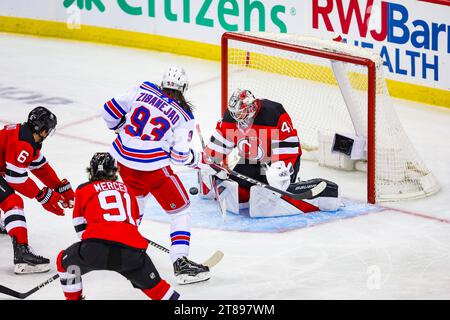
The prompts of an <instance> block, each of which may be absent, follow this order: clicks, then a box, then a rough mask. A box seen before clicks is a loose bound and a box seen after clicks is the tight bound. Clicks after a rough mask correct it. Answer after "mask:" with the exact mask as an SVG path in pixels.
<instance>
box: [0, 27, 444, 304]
mask: <svg viewBox="0 0 450 320" xmlns="http://www.w3.org/2000/svg"><path fill="white" fill-rule="evenodd" d="M171 65H181V66H183V67H184V68H185V69H186V71H187V73H188V77H189V83H190V84H189V90H188V92H187V96H188V98H189V99H190V100H191V102H192V103H193V104H194V105H195V106H196V110H195V113H194V114H195V115H196V118H197V119H198V121H199V123H200V124H201V126H202V129H203V131H204V134H205V136H209V134H210V133H211V132H212V130H213V128H214V126H215V122H216V121H217V120H218V119H219V116H220V64H219V63H217V62H211V61H204V60H200V59H194V58H189V57H184V56H177V55H172V54H167V53H161V52H153V51H147V50H138V49H132V48H125V47H116V46H109V45H100V44H93V43H85V42H76V41H66V40H58V39H50V38H39V37H31V36H20V35H12V34H2V33H0V122H1V123H0V124H2V125H3V124H4V123H18V122H23V121H25V119H26V116H27V114H28V112H29V111H30V110H31V109H32V108H33V107H35V106H37V105H44V106H47V107H49V108H50V109H51V110H52V111H53V112H54V113H55V114H56V115H57V117H58V127H57V131H56V133H55V134H54V135H53V136H52V137H51V138H49V139H48V140H47V141H46V143H45V144H44V149H43V151H44V154H45V155H46V157H47V159H48V160H49V162H50V163H51V164H52V165H53V166H54V168H55V169H56V171H57V173H58V174H59V175H60V177H61V178H67V179H69V181H71V183H72V185H73V186H74V187H75V186H77V185H78V184H80V183H83V182H85V180H86V174H85V168H86V167H87V165H88V163H89V160H90V158H91V156H92V155H93V153H95V152H98V151H107V150H108V149H109V145H110V143H111V142H112V140H113V139H114V133H113V132H109V131H108V130H107V129H106V126H105V124H104V123H103V120H102V119H101V117H100V115H99V114H100V110H101V108H102V106H103V103H104V102H105V101H106V100H108V99H110V98H111V97H113V96H114V95H116V94H118V93H121V92H122V91H124V90H126V89H127V88H128V87H130V86H131V85H133V84H136V83H139V82H141V81H151V82H155V83H159V82H160V80H161V76H162V74H163V72H164V71H165V69H166V68H167V67H169V66H171ZM394 103H395V108H396V111H397V113H398V115H399V118H400V121H401V123H402V125H403V126H404V128H405V131H406V133H407V134H408V136H409V138H410V139H411V141H412V142H413V144H414V145H415V147H416V150H417V151H418V153H419V155H420V156H421V158H422V159H423V160H424V162H425V164H426V165H427V166H428V167H429V168H430V169H431V170H432V171H433V172H434V174H435V175H436V177H437V178H438V180H439V183H440V185H441V190H440V192H439V193H438V194H436V195H433V196H431V197H429V198H426V199H421V200H413V201H403V202H392V203H383V204H382V205H381V206H380V207H378V209H379V210H374V211H373V212H369V211H368V212H366V213H363V214H360V215H357V216H355V217H352V218H345V219H344V218H343V219H334V220H332V221H329V222H327V223H318V224H314V225H311V226H305V227H301V228H297V229H295V230H290V231H284V232H254V231H251V232H249V231H238V230H227V229H226V228H223V227H222V226H221V225H220V224H219V223H216V224H214V225H211V226H210V227H198V226H194V227H193V229H192V231H191V233H192V238H191V255H190V257H191V259H192V260H194V261H198V262H201V261H203V260H204V259H206V258H208V257H209V255H210V254H212V253H213V252H214V251H215V250H222V251H223V252H224V253H225V257H224V259H223V260H222V261H221V262H220V264H218V265H217V266H216V267H215V268H214V269H213V270H212V277H211V279H210V280H209V281H206V282H203V283H197V284H192V285H186V286H179V285H176V284H175V279H174V277H173V269H172V264H171V263H170V259H169V257H168V255H167V254H166V253H164V252H162V251H159V250H157V249H156V248H153V247H149V250H148V253H149V255H150V256H151V258H152V259H153V261H154V263H155V265H156V266H157V268H158V270H159V272H160V274H161V276H162V277H163V278H165V279H166V280H167V281H169V282H170V283H172V284H174V285H175V287H176V289H177V290H178V291H179V292H180V293H181V294H182V297H183V298H184V299H199V300H206V299H238V300H247V299H263V300H276V299H288V300H291V299H294V300H299V299H450V168H449V167H450V166H449V159H450V142H449V140H448V139H449V137H450V109H445V108H438V107H431V106H426V105H421V104H417V103H413V102H409V101H402V100H398V99H396V100H394ZM300 139H301V133H300ZM194 141H195V144H196V147H198V148H199V147H200V143H199V139H197V138H195V139H194ZM177 170H178V171H179V170H184V171H182V172H181V174H184V175H186V176H188V175H189V173H188V172H186V170H185V169H177ZM301 176H302V179H308V178H313V177H317V176H321V177H324V178H328V179H331V180H335V181H336V182H337V183H338V184H339V185H340V186H341V190H342V195H343V196H344V197H346V198H348V199H354V200H359V201H361V200H363V199H364V194H365V188H364V186H365V184H364V181H361V180H363V179H364V175H363V174H350V175H349V174H344V173H341V172H336V171H335V170H332V169H323V168H320V169H319V168H318V166H317V164H315V163H312V162H308V161H304V162H303V163H302V167H301ZM191 182H192V181H191ZM191 182H189V183H188V184H187V185H186V187H187V188H190V187H192V186H195V184H194V183H193V182H192V183H191ZM361 186H362V187H361ZM196 197H198V196H191V198H192V200H193V201H192V202H193V203H192V206H191V207H190V209H189V210H190V211H191V214H192V216H193V217H195V216H196V215H199V214H200V213H203V214H205V212H202V211H204V210H207V211H208V212H207V214H210V215H211V220H214V219H215V220H214V221H216V220H217V219H221V217H220V214H219V212H218V209H215V208H213V207H212V204H211V203H210V202H208V201H207V200H200V199H198V198H196ZM201 201H205V202H204V205H203V204H202V202H201ZM151 210H152V207H150V208H149V207H147V211H151ZM147 211H146V214H147V213H148V214H149V216H148V217H146V219H144V221H143V223H142V225H141V227H140V230H141V232H142V234H143V235H144V236H146V237H148V238H150V239H151V240H153V241H155V242H157V243H160V244H162V245H164V246H169V235H168V234H169V225H168V224H167V223H165V222H164V221H162V220H160V219H153V218H152V216H151V212H147ZM25 212H26V215H27V223H28V228H29V237H30V244H31V246H32V247H33V248H34V249H35V250H36V251H37V253H38V254H41V255H43V256H45V257H48V258H50V259H51V263H52V269H51V271H50V272H49V273H45V274H38V275H21V276H18V275H14V274H13V264H12V262H13V254H12V245H11V241H10V239H9V237H7V236H0V283H1V284H2V285H5V286H8V287H11V288H14V289H15V290H18V291H27V290H29V289H31V288H32V287H34V286H35V285H37V284H38V283H40V282H42V281H44V280H46V279H47V278H49V277H50V276H51V275H53V274H54V273H55V272H56V266H55V264H54V262H55V258H56V255H57V253H58V252H59V251H60V250H61V249H64V248H66V247H68V246H69V245H71V244H72V243H74V242H76V241H78V239H77V237H76V234H75V232H74V229H73V227H72V221H71V212H70V211H67V212H66V216H64V217H57V216H55V215H53V214H51V213H49V212H46V211H44V209H43V208H42V207H41V206H40V205H39V204H38V203H37V202H36V201H34V200H29V199H26V200H25ZM204 216H205V215H204ZM202 217H203V216H202ZM205 217H206V218H205V220H207V219H208V216H207V215H206V216H205ZM207 223H208V221H205V224H207ZM222 223H224V224H226V223H227V222H226V221H225V222H223V221H222ZM83 284H84V294H85V295H86V298H87V299H127V300H128V299H146V296H145V295H144V294H142V293H141V292H140V291H139V290H136V289H134V288H133V287H132V286H131V284H130V283H129V282H128V281H127V280H126V279H124V278H122V277H121V276H120V275H118V274H115V273H111V272H106V271H96V272H91V273H89V274H87V275H85V276H84V277H83ZM63 297H64V296H63V294H62V290H61V288H60V286H59V283H58V281H55V282H53V283H52V284H50V285H48V286H46V287H45V288H43V289H41V290H39V291H38V292H37V293H35V294H34V295H32V296H30V298H29V299H63ZM0 299H9V298H8V297H7V296H3V295H0Z"/></svg>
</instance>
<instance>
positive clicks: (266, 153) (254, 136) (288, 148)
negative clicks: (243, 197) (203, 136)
mask: <svg viewBox="0 0 450 320" xmlns="http://www.w3.org/2000/svg"><path fill="white" fill-rule="evenodd" d="M257 101H258V104H259V110H258V113H257V114H256V117H255V119H254V121H253V124H252V125H251V126H250V127H249V128H248V129H246V130H245V131H243V130H242V129H240V128H238V125H237V123H236V121H235V120H234V119H233V118H232V117H231V115H230V113H229V112H228V110H227V111H225V114H224V116H223V119H222V120H221V121H219V122H218V123H217V126H216V130H215V132H214V133H213V135H212V137H211V139H210V141H209V143H208V145H207V146H206V148H205V153H206V154H207V155H208V156H210V157H212V158H213V159H214V160H215V161H218V162H220V161H222V160H224V159H225V157H226V156H227V155H228V154H229V153H230V152H231V151H232V150H233V148H235V147H237V148H238V151H239V155H240V156H241V157H243V158H245V159H248V161H247V162H249V163H261V162H265V163H267V162H276V161H284V162H285V163H286V164H288V163H289V162H291V163H292V164H294V163H295V161H296V160H297V159H298V157H299V156H301V148H300V141H299V139H298V136H297V130H296V129H295V128H294V127H293V125H292V121H291V118H290V117H289V115H288V114H287V113H286V111H285V110H284V107H283V106H282V105H281V104H280V103H277V102H274V101H271V100H265V99H264V100H257Z"/></svg>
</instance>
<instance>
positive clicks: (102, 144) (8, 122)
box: [0, 117, 110, 146]
mask: <svg viewBox="0 0 450 320" xmlns="http://www.w3.org/2000/svg"><path fill="white" fill-rule="evenodd" d="M91 118H93V117H91ZM83 121H87V120H86V119H84V120H83ZM0 122H1V123H4V124H12V122H11V121H6V120H3V119H0ZM79 123H81V121H76V124H79ZM72 125H75V122H73V123H70V124H68V125H66V126H65V127H64V128H67V127H68V126H72ZM59 130H61V128H59ZM55 135H56V136H61V137H65V138H69V139H74V140H79V141H84V142H88V143H93V144H98V145H101V146H109V145H110V144H109V143H105V142H102V141H97V140H93V139H89V138H83V137H79V136H74V135H71V134H67V133H62V132H59V131H56V132H55Z"/></svg>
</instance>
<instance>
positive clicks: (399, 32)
mask: <svg viewBox="0 0 450 320" xmlns="http://www.w3.org/2000/svg"><path fill="white" fill-rule="evenodd" d="M431 2H433V0H427V1H417V0H402V1H399V0H264V1H261V0H33V1H29V0H1V1H0V16H10V17H24V18H32V19H41V20H49V21H59V22H66V23H68V28H79V27H81V28H82V27H83V25H91V26H99V27H106V28H115V29H120V30H130V31H137V32H143V33H148V34H156V35H161V36H167V37H174V38H180V39H187V40H193V41H198V42H204V43H209V44H215V45H219V44H220V37H221V35H222V33H223V32H226V31H271V32H281V33H295V34H301V35H313V36H318V37H322V38H327V39H335V38H337V39H342V40H343V41H347V42H349V43H352V44H355V45H357V46H362V47H367V48H371V49H373V50H375V51H376V52H378V53H379V54H380V55H381V57H382V58H383V61H384V64H385V69H386V72H385V74H386V77H387V78H388V79H393V80H398V81H401V82H408V83H413V84H418V85H424V86H427V87H433V88H438V89H444V90H450V72H449V70H450V6H448V5H442V4H436V3H431ZM434 2H439V1H437V0H434Z"/></svg>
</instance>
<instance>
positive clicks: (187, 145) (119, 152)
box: [103, 82, 194, 171]
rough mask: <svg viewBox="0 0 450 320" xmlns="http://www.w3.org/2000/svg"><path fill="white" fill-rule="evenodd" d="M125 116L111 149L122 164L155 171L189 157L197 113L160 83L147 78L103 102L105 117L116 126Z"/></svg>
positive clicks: (182, 163)
mask: <svg viewBox="0 0 450 320" xmlns="http://www.w3.org/2000/svg"><path fill="white" fill-rule="evenodd" d="M122 117H126V121H125V124H124V125H123V126H121V129H120V133H119V134H118V135H117V138H116V140H115V141H114V142H113V144H112V148H111V151H110V153H111V154H112V155H113V157H114V158H115V159H116V160H117V161H118V162H120V163H121V164H123V165H125V166H127V167H129V168H133V169H136V170H141V171H153V170H157V169H160V168H162V167H165V166H168V165H169V164H170V162H171V161H172V162H173V163H176V164H180V165H184V164H186V162H187V161H188V159H189V156H190V149H191V140H192V135H193V133H194V116H193V115H192V113H191V112H189V111H187V110H184V109H183V108H182V107H181V106H180V105H179V104H178V103H177V102H176V101H174V100H173V99H171V98H170V97H168V96H166V95H165V94H164V93H162V91H161V89H160V87H159V86H157V85H155V84H154V83H151V82H144V83H142V84H141V85H139V86H137V87H134V88H132V89H131V90H130V91H129V92H128V93H127V94H125V95H121V96H117V97H115V98H113V99H111V100H109V101H108V102H106V103H105V104H104V106H103V119H104V120H105V122H106V124H107V125H108V128H109V129H112V130H115V128H116V127H117V126H118V125H119V124H120V121H121V119H122Z"/></svg>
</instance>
